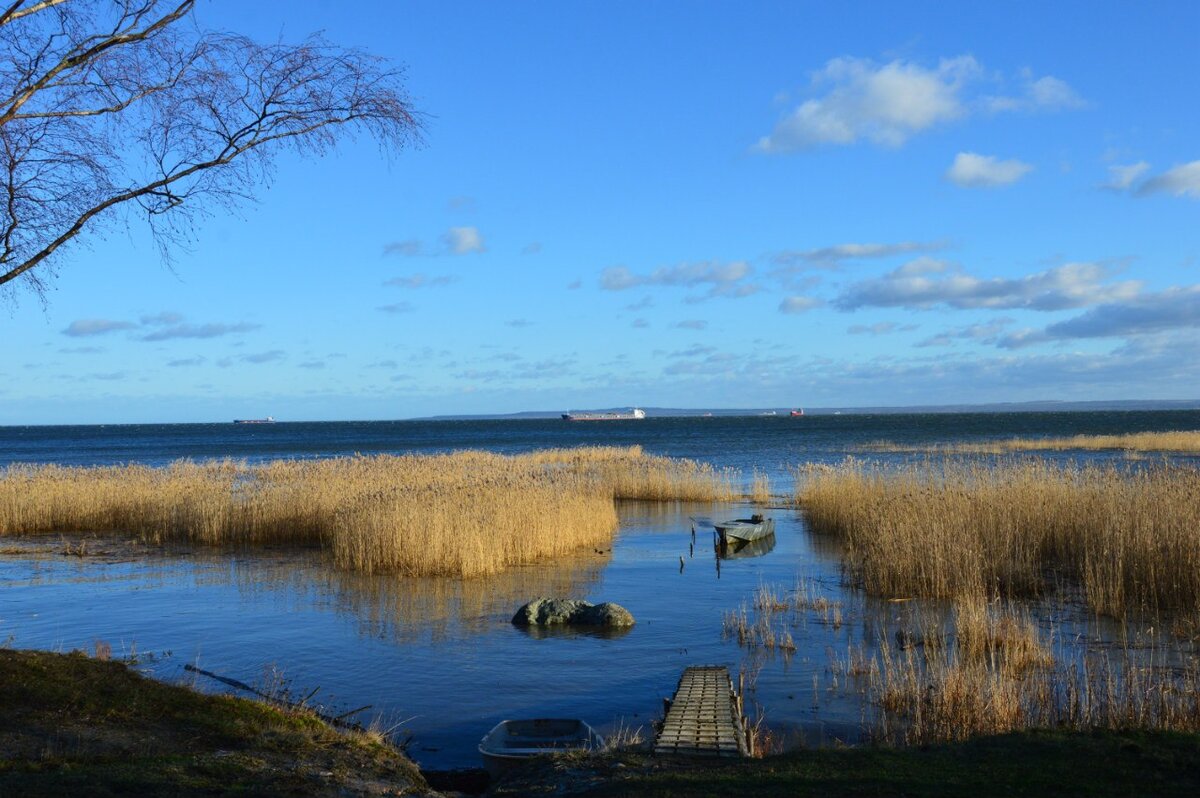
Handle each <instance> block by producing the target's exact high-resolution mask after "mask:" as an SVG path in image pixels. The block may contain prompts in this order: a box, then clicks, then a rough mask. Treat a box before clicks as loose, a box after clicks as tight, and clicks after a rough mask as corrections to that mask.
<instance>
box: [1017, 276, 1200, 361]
mask: <svg viewBox="0 0 1200 798" xmlns="http://www.w3.org/2000/svg"><path fill="white" fill-rule="evenodd" d="M1191 328H1200V285H1191V286H1184V287H1174V288H1168V289H1167V290H1165V291H1160V292H1157V293H1151V294H1140V295H1137V296H1134V297H1131V298H1129V299H1127V300H1125V301H1120V302H1107V303H1105V304H1102V305H1100V306H1098V307H1094V308H1092V309H1091V310H1088V311H1087V312H1085V313H1082V314H1080V315H1079V316H1076V317H1075V318H1073V319H1067V320H1066V321H1060V322H1058V323H1056V324H1051V325H1049V326H1048V327H1046V328H1045V329H1043V330H1022V331H1020V332H1017V333H1014V334H1013V335H1011V336H1007V337H1006V338H1005V339H1004V340H1003V341H1001V345H1002V346H1005V347H1007V348H1009V349H1016V348H1019V347H1022V346H1029V345H1030V344H1035V343H1043V342H1046V341H1059V340H1067V339H1074V338H1114V337H1120V336H1130V335H1143V334H1147V333H1159V332H1164V331H1168V330H1179V329H1191Z"/></svg>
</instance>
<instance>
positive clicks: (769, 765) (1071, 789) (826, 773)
mask: <svg viewBox="0 0 1200 798" xmlns="http://www.w3.org/2000/svg"><path fill="white" fill-rule="evenodd" d="M567 778H569V779H573V780H574V781H576V782H577V783H581V784H589V783H590V784H591V787H590V788H588V789H586V790H585V791H583V792H579V793H572V794H574V795H585V796H588V798H613V797H614V796H639V798H643V797H644V798H683V797H684V796H687V798H703V797H705V796H712V798H717V797H718V796H731V795H736V796H739V798H783V796H788V797H789V798H791V797H792V796H806V795H813V796H862V797H864V798H865V797H866V796H938V797H939V798H940V797H942V796H946V797H947V798H948V797H949V796H965V795H970V796H1075V795H1078V796H1130V795H1154V796H1176V795H1178V796H1195V795H1197V794H1200V736H1198V735H1194V734H1181V733H1172V732H1137V731H1095V732H1057V731H1035V732H1022V733H1017V734H1006V735H1000V736H995V737H983V738H977V739H974V740H971V741H969V742H965V743H957V744H952V745H938V746H929V747H921V748H883V747H861V748H842V749H819V750H811V751H797V752H793V753H789V754H783V755H779V756H773V757H767V758H765V759H753V760H739V761H735V762H725V763H721V762H712V761H704V760H690V761H689V760H675V761H666V760H658V759H655V758H653V757H649V756H643V755H637V756H634V755H623V756H621V757H619V758H613V757H607V758H600V759H597V760H594V761H593V762H592V763H590V764H585V763H582V762H579V761H574V762H568V763H562V764H559V765H553V766H552V765H547V767H546V768H543V769H541V770H539V771H537V772H536V773H530V774H528V776H526V777H525V778H524V779H521V780H516V781H513V782H511V783H508V784H505V785H503V786H501V787H500V789H498V790H497V795H502V796H517V795H537V794H543V793H544V791H545V789H546V788H548V787H550V786H551V785H553V784H554V783H555V782H561V781H563V780H565V779H567Z"/></svg>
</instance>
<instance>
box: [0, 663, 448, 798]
mask: <svg viewBox="0 0 1200 798" xmlns="http://www.w3.org/2000/svg"><path fill="white" fill-rule="evenodd" d="M425 789H426V788H425V783H424V780H423V779H422V778H421V776H420V774H419V772H418V771H417V768H416V766H415V765H413V763H412V762H411V761H410V760H409V759H408V758H407V757H405V756H404V754H403V753H402V752H401V751H400V750H398V749H397V748H395V747H393V746H391V745H389V744H388V743H387V742H386V741H385V740H383V739H382V738H381V737H379V736H378V735H373V734H370V733H355V732H350V733H348V732H343V731H339V730H337V729H334V728H332V727H330V726H329V725H327V724H325V723H324V722H323V721H321V720H320V719H319V718H317V717H315V716H314V715H311V714H308V713H305V712H303V711H285V710H282V709H279V708H276V707H272V706H268V705H266V704H262V703H258V702H254V701H248V700H245V699H240V698H235V697H232V696H212V695H204V694H201V693H198V692H196V691H194V690H191V689H188V688H186V687H177V686H173V685H168V684H163V683H161V682H157V681H154V680H152V679H148V678H146V677H144V676H141V675H140V674H138V673H135V672H134V671H132V670H130V669H129V668H128V667H126V666H125V665H124V664H122V663H120V662H109V661H101V660H97V659H92V658H90V657H87V656H85V655H84V654H80V653H72V654H52V653H48V652H41V651H13V650H3V649H0V795H54V796H63V795H76V794H88V795H101V796H103V795H172V796H176V795H178V796H189V795H216V794H220V795H236V794H244V795H265V794H295V795H347V794H348V795H355V794H378V792H381V791H384V790H388V791H390V793H389V794H403V793H404V792H405V791H407V792H411V793H421V792H424V791H425Z"/></svg>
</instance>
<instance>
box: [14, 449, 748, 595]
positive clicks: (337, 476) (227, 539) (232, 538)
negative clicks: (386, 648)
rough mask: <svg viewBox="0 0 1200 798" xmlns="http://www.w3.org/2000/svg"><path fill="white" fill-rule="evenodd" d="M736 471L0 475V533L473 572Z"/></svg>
mask: <svg viewBox="0 0 1200 798" xmlns="http://www.w3.org/2000/svg"><path fill="white" fill-rule="evenodd" d="M730 484H731V479H730V478H728V475H724V474H723V473H722V472H717V471H715V470H713V469H712V468H711V467H708V466H703V465H699V464H696V463H693V462H691V461H687V460H672V459H669V458H663V457H649V456H647V455H644V454H643V453H642V452H641V450H640V448H637V447H634V448H631V449H616V448H612V449H610V448H603V447H595V448H591V449H586V450H556V451H551V452H540V453H533V454H527V455H516V456H511V457H508V456H503V455H498V454H491V453H487V452H458V453H455V454H448V455H429V456H426V455H422V456H416V455H410V456H403V457H393V456H377V457H348V458H336V459H328V460H280V461H274V462H269V463H264V464H261V465H247V464H245V463H239V462H233V461H223V462H208V463H192V462H178V463H174V464H171V465H170V466H167V467H164V468H149V467H144V466H122V467H103V468H66V467H60V466H16V467H11V468H9V469H7V470H4V471H0V536H4V535H20V534H39V533H76V532H78V533H82V532H101V533H115V534H123V535H129V536H131V537H133V538H135V539H138V540H141V541H145V542H149V543H172V542H179V543H187V544H207V545H255V544H266V543H284V544H300V545H313V546H321V547H323V548H325V549H327V550H328V551H329V552H330V553H331V555H332V558H333V560H334V562H335V563H336V564H337V565H339V566H341V567H345V568H349V569H354V570H358V571H365V572H368V573H370V572H375V571H397V572H401V573H405V574H413V575H458V576H476V575H484V574H492V573H496V572H498V571H501V570H503V569H505V568H508V567H510V566H513V565H518V564H522V563H528V562H532V561H535V560H539V559H542V558H547V557H557V556H560V555H562V554H565V553H567V552H570V551H573V550H576V549H579V548H582V547H586V546H594V545H599V544H602V543H604V542H606V541H608V540H609V539H611V536H612V533H613V531H614V530H615V529H616V527H617V516H616V510H615V507H614V505H613V499H614V498H626V497H628V498H646V499H668V498H683V499H703V500H716V499H724V498H727V496H728V495H729V494H730V493H731V492H732V488H731V487H730Z"/></svg>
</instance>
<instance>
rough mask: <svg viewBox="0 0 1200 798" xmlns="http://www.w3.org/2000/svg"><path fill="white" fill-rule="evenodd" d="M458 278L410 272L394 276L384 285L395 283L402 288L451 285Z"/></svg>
mask: <svg viewBox="0 0 1200 798" xmlns="http://www.w3.org/2000/svg"><path fill="white" fill-rule="evenodd" d="M455 279H456V278H454V277H451V276H450V275H445V274H443V275H437V276H430V275H426V274H410V275H408V276H405V277H393V278H392V279H390V280H387V281H385V282H384V285H395V286H399V287H401V288H433V287H434V286H439V285H449V284H450V283H452V282H454V280H455Z"/></svg>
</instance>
